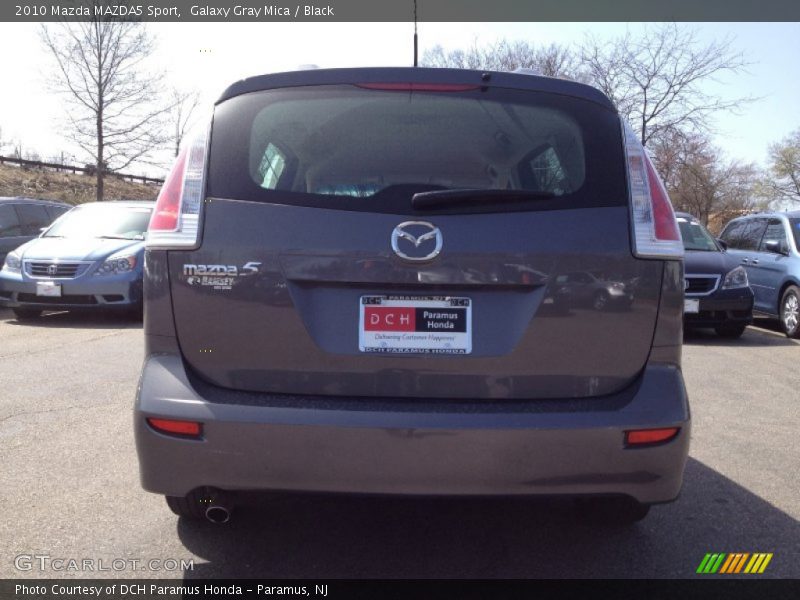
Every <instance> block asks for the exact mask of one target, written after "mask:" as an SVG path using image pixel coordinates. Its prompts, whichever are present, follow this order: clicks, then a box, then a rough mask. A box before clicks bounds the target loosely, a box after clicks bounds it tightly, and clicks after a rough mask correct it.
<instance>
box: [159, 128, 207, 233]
mask: <svg viewBox="0 0 800 600" xmlns="http://www.w3.org/2000/svg"><path fill="white" fill-rule="evenodd" d="M208 133H209V130H208V128H204V129H202V130H200V131H198V132H197V135H195V136H193V137H192V138H191V141H190V142H189V143H188V144H187V145H186V146H184V147H183V149H182V150H181V152H180V154H178V158H177V159H176V160H175V166H174V167H172V171H170V173H169V176H168V177H167V179H166V181H165V182H164V185H163V186H162V188H161V193H159V195H158V200H156V207H155V209H154V210H153V216H152V217H151V218H150V227H149V228H148V230H147V241H146V245H147V247H148V248H194V247H196V246H197V244H198V242H199V241H200V213H201V212H202V207H203V195H204V194H205V167H206V152H207V148H206V145H207V141H208Z"/></svg>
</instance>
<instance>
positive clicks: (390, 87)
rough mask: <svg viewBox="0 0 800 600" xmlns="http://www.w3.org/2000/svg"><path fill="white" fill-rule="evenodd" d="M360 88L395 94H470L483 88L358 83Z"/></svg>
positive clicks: (459, 84) (403, 83)
mask: <svg viewBox="0 0 800 600" xmlns="http://www.w3.org/2000/svg"><path fill="white" fill-rule="evenodd" d="M356 85H357V86H358V87H360V88H366V89H368V90H384V91H394V92H469V91H471V90H479V89H480V88H481V86H479V85H472V84H462V83H412V82H387V83H357V84H356Z"/></svg>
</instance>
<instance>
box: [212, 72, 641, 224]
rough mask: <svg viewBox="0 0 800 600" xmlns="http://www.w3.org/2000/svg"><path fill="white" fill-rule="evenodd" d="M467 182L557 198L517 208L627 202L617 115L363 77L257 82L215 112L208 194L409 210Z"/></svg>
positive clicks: (546, 99)
mask: <svg viewBox="0 0 800 600" xmlns="http://www.w3.org/2000/svg"><path fill="white" fill-rule="evenodd" d="M463 188H469V189H502V190H530V191H536V192H544V193H546V194H547V195H552V196H553V197H552V198H547V199H544V200H542V199H537V200H532V201H530V202H526V203H523V204H522V205H520V204H516V203H514V204H513V207H514V208H515V209H517V210H525V209H529V208H536V209H548V208H565V207H578V206H617V205H621V204H624V203H625V202H626V199H627V193H626V189H625V180H624V162H623V156H622V143H621V138H620V127H619V120H618V117H616V115H615V114H614V113H613V112H611V111H609V110H607V109H605V108H603V107H601V106H598V105H595V104H594V103H592V102H590V101H587V100H581V99H578V98H571V97H568V96H556V95H553V94H545V93H540V92H538V93H537V92H527V91H521V90H507V89H505V90H499V89H490V90H488V91H478V90H476V91H461V92H420V91H416V92H408V91H402V92H399V91H385V90H374V89H364V88H362V87H358V86H355V85H354V86H308V87H303V88H285V89H278V90H268V91H264V92H256V93H252V94H246V95H243V96H238V97H235V98H232V99H230V100H228V101H226V102H224V103H222V104H221V105H220V106H218V107H217V109H216V112H215V116H214V132H213V134H212V146H211V156H210V160H209V177H208V194H209V195H210V196H216V197H222V198H236V199H242V200H261V201H265V202H274V203H282V204H300V205H305V206H321V207H325V208H344V209H347V210H369V211H375V212H394V213H412V212H413V209H412V208H411V206H410V199H411V196H412V195H413V193H415V192H417V191H423V190H436V189H463ZM500 204H502V205H503V206H504V208H506V209H508V208H509V207H510V206H511V203H500ZM441 210H445V211H447V210H448V209H447V208H445V209H441ZM449 210H453V209H452V208H451V209H449ZM456 210H457V211H463V210H466V209H465V208H463V207H461V208H460V209H456ZM472 210H478V211H480V210H486V208H485V207H484V209H474V208H473V209H472ZM488 210H497V208H493V207H491V206H490V207H488Z"/></svg>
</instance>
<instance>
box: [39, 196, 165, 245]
mask: <svg viewBox="0 0 800 600" xmlns="http://www.w3.org/2000/svg"><path fill="white" fill-rule="evenodd" d="M152 210H153V209H152V208H150V207H148V206H114V205H113V204H110V203H109V204H92V205H91V206H79V207H77V208H74V209H72V210H71V211H69V212H68V213H67V214H66V215H64V216H63V217H62V218H60V219H59V220H58V221H56V222H55V223H54V224H53V226H52V227H50V229H48V230H47V231H46V232H45V233H44V235H43V236H42V237H64V238H110V239H123V240H134V239H144V234H145V232H146V231H147V225H148V223H149V222H150V213H151V212H152Z"/></svg>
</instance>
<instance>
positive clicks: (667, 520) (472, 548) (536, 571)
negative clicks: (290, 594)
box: [177, 459, 800, 579]
mask: <svg viewBox="0 0 800 600" xmlns="http://www.w3.org/2000/svg"><path fill="white" fill-rule="evenodd" d="M576 511H577V509H576V508H574V506H573V505H572V504H571V503H569V502H566V501H555V500H528V499H519V498H516V499H515V498H512V499H475V498H470V499H452V498H451V499H446V498H417V499H414V498H393V497H346V496H322V495H320V496H316V495H281V496H275V497H266V496H261V497H259V498H258V500H257V501H256V502H255V503H254V504H251V505H248V506H245V507H242V508H240V509H239V510H238V512H237V513H235V514H234V518H233V521H232V522H231V523H230V524H229V525H224V526H218V525H212V524H211V523H204V522H193V521H189V520H186V519H180V520H179V521H178V525H177V530H178V535H179V537H180V539H181V541H182V542H183V544H184V546H185V547H186V548H187V549H188V550H189V551H190V552H193V553H194V554H196V555H197V556H199V557H201V559H202V560H205V561H208V562H207V563H202V564H200V563H199V562H198V561H196V564H195V566H194V569H193V570H192V571H186V572H185V573H184V575H185V577H186V578H187V579H193V578H202V577H233V578H240V577H241V578H247V577H252V578H255V577H258V578H551V577H563V578H581V577H587V578H594V577H609V578H632V577H679V578H680V577H692V576H694V575H695V570H696V569H697V566H698V565H699V564H700V561H701V560H702V559H703V556H704V555H705V554H706V553H707V552H773V553H774V558H773V559H772V562H771V563H770V565H769V567H768V569H767V571H766V572H765V574H764V575H762V576H761V577H766V576H771V577H798V575H800V561H799V560H798V558H800V544H799V543H798V540H800V524H799V523H798V521H796V520H795V519H794V518H792V517H791V516H789V515H787V514H785V513H784V512H782V511H781V510H779V509H777V508H775V507H774V506H772V505H771V504H769V503H768V502H766V501H764V500H762V499H761V498H759V497H758V496H756V495H754V494H752V493H751V492H749V491H748V490H746V489H745V488H743V487H741V486H739V485H738V484H736V483H734V482H733V481H731V480H730V479H727V478H726V477H724V476H722V475H720V474H719V473H717V472H716V471H714V470H712V469H709V468H708V467H706V466H705V465H703V464H702V463H700V462H698V461H696V460H694V459H690V460H689V462H688V464H687V470H686V479H685V486H684V491H683V495H682V496H681V498H680V499H679V500H678V501H677V502H674V503H672V504H667V505H662V506H656V507H654V508H653V509H652V510H651V511H650V515H649V516H648V517H647V519H645V520H644V521H642V522H641V523H639V524H637V525H635V526H633V527H631V528H629V529H627V530H624V529H623V530H615V529H608V528H602V527H597V526H595V527H591V526H589V525H587V524H585V523H584V522H583V521H581V520H580V519H579V518H578V517H579V515H578V514H577V513H576ZM706 577H709V576H706Z"/></svg>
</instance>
